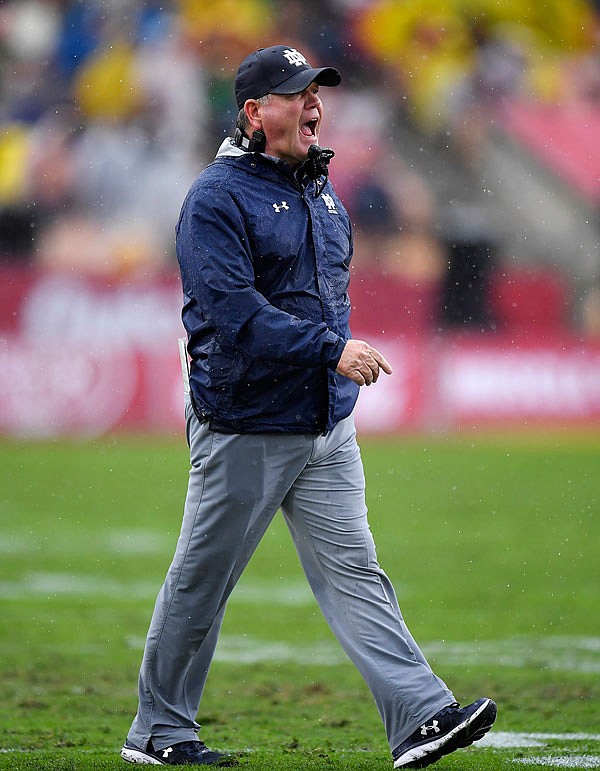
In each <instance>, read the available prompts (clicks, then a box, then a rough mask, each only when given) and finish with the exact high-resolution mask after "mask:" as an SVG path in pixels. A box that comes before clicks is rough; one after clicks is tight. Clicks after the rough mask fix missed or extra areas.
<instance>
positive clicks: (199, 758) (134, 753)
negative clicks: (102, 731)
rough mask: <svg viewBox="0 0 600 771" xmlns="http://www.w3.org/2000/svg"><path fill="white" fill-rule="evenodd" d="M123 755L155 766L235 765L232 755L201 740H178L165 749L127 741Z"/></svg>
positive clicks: (129, 759) (122, 751) (131, 761)
mask: <svg viewBox="0 0 600 771" xmlns="http://www.w3.org/2000/svg"><path fill="white" fill-rule="evenodd" d="M121 757H122V758H123V760H126V761H127V762H128V763H144V764H145V765H154V766H234V765H236V761H235V759H234V758H232V757H231V756H230V755H223V754H222V753H221V752H213V751H212V750H209V749H208V747H207V746H206V745H205V744H204V742H201V741H189V742H177V744H173V745H172V746H171V747H165V749H164V750H155V749H154V747H153V746H152V742H148V746H147V747H146V749H145V750H143V749H141V747H136V746H135V744H131V743H130V742H125V744H124V745H123V748H122V749H121Z"/></svg>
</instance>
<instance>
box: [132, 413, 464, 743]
mask: <svg viewBox="0 0 600 771" xmlns="http://www.w3.org/2000/svg"><path fill="white" fill-rule="evenodd" d="M186 417H187V432H188V441H189V444H190V457H191V470H190V479H189V486H188V492H187V498H186V503H185V511H184V516H183V523H182V529H181V534H180V537H179V541H178V543H177V549H176V552H175V556H174V558H173V562H172V563H171V566H170V568H169V571H168V573H167V576H166V579H165V582H164V584H163V587H162V589H161V591H160V593H159V595H158V597H157V600H156V605H155V608H154V614H153V617H152V621H151V624H150V629H149V631H148V637H147V640H146V647H145V651H144V658H143V661H142V666H141V670H140V678H139V708H138V712H137V715H136V717H135V720H134V721H133V725H132V726H131V729H130V732H129V735H128V739H129V740H130V741H131V742H133V743H134V744H136V745H137V746H140V747H142V748H145V747H146V745H147V743H148V741H149V739H150V738H152V742H153V745H154V748H155V749H163V748H164V747H168V746H169V745H171V744H174V743H176V742H181V741H188V740H194V739H196V738H197V736H196V731H197V730H198V729H199V725H198V723H196V714H197V712H198V708H199V705H200V700H201V697H202V692H203V689H204V685H205V682H206V678H207V675H208V670H209V667H210V663H211V660H212V658H213V654H214V650H215V646H216V643H217V637H218V634H219V631H220V628H221V622H222V620H223V613H224V611H225V603H226V601H227V599H228V597H229V595H230V593H231V592H232V590H233V588H234V586H235V584H236V582H237V580H238V579H239V577H240V575H241V574H242V571H243V570H244V568H245V566H246V565H247V563H248V560H249V559H250V557H251V556H252V554H253V552H254V550H255V548H256V546H257V545H258V543H259V541H260V539H261V537H262V536H263V534H264V532H265V530H266V529H267V527H268V525H269V523H270V522H271V520H272V519H273V517H274V515H275V513H276V512H277V510H278V509H279V508H281V510H282V512H283V515H284V517H285V520H286V522H287V525H288V527H289V529H290V532H291V534H292V538H293V539H294V543H295V546H296V549H297V551H298V555H299V557H300V560H301V563H302V567H303V569H304V572H305V573H306V577H307V579H308V581H309V583H310V586H311V588H312V591H313V592H314V595H315V597H316V599H317V601H318V603H319V605H320V607H321V610H322V612H323V614H324V616H325V618H326V619H327V622H328V623H329V625H330V627H331V629H332V631H333V633H334V634H335V636H336V637H337V639H338V640H339V642H340V644H341V645H342V646H343V648H344V650H345V652H346V654H347V655H348V656H349V658H350V659H351V660H352V661H353V662H354V664H355V666H356V667H357V668H358V670H359V671H360V673H361V674H362V676H363V677H364V679H365V681H366V683H367V685H368V687H369V689H370V691H371V693H372V694H373V697H374V699H375V703H376V705H377V708H378V709H379V713H380V715H381V718H382V720H383V724H384V726H385V730H386V734H387V739H388V742H389V745H390V748H391V749H394V748H395V747H396V746H397V745H398V744H400V742H402V741H403V740H404V739H405V738H407V737H408V736H409V735H410V734H411V733H412V732H413V731H414V730H415V728H416V727H417V726H418V725H420V724H421V723H423V722H424V721H425V720H426V719H428V718H429V717H431V716H432V715H433V714H434V713H435V712H437V711H438V710H440V709H441V708H442V707H444V706H446V705H448V704H450V703H451V702H453V701H454V697H453V695H452V693H451V692H450V691H449V690H448V688H447V687H446V685H445V684H444V683H443V682H442V681H441V680H440V679H439V678H438V677H437V676H436V675H435V674H434V673H433V672H432V670H431V668H430V666H429V665H428V663H427V661H426V660H425V658H424V656H423V654H422V653H421V651H420V650H419V647H418V646H417V644H416V643H415V641H414V640H413V638H412V636H411V634H410V632H409V631H408V629H407V627H406V625H405V623H404V620H403V618H402V615H401V613H400V609H399V607H398V602H397V600H396V595H395V593H394V589H393V587H392V585H391V583H390V581H389V579H388V577H387V576H386V574H385V573H384V572H383V570H382V569H381V568H380V567H379V564H378V562H377V555H376V553H375V545H374V542H373V537H372V535H371V531H370V529H369V524H368V521H367V509H366V505H365V482H364V474H363V468H362V461H361V458H360V451H359V448H358V445H357V443H356V436H355V430H354V422H353V419H352V417H349V418H346V419H345V420H343V421H341V422H340V423H338V425H337V426H336V427H335V428H334V429H333V430H332V431H331V432H330V433H329V434H327V435H326V436H312V435H292V434H234V435H229V434H219V433H215V432H212V431H210V430H209V429H208V427H207V425H206V424H200V423H199V422H198V420H197V419H196V417H195V415H194V414H193V412H192V411H191V409H190V407H189V405H188V407H187V412H186Z"/></svg>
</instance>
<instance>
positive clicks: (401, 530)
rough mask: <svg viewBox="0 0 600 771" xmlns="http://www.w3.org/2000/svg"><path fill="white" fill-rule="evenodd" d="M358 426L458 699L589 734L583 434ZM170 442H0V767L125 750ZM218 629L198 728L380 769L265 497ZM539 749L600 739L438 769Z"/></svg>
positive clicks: (586, 455)
mask: <svg viewBox="0 0 600 771" xmlns="http://www.w3.org/2000/svg"><path fill="white" fill-rule="evenodd" d="M361 445H362V451H363V459H364V462H365V469H366V474H367V497H368V503H369V509H370V521H371V527H372V530H373V531H374V534H375V538H376V542H377V545H378V555H379V560H380V562H381V564H382V566H383V567H384V568H385V569H386V571H387V572H388V574H389V575H390V577H391V578H392V580H393V581H394V584H395V586H396V589H397V593H398V595H399V599H400V604H401V607H402V608H403V611H404V614H405V617H406V619H407V621H408V624H409V626H410V627H411V630H412V631H413V634H414V635H415V637H416V638H417V640H419V641H420V642H421V643H422V645H423V647H424V649H425V651H426V653H428V655H429V657H430V660H431V661H432V663H433V664H434V668H435V669H436V671H437V672H438V673H439V674H440V675H441V676H442V677H443V678H444V679H445V680H446V681H447V682H448V684H449V685H450V687H451V688H452V689H453V690H454V692H455V694H456V696H457V698H459V699H460V700H461V701H463V703H466V702H467V701H470V700H472V699H473V698H476V697H477V696H479V695H489V696H492V697H493V698H495V699H496V700H497V701H498V704H499V718H498V721H497V723H496V729H495V731H499V732H504V731H521V732H523V731H527V732H546V733H565V732H587V733H594V732H598V727H599V726H600V707H599V704H600V684H599V682H598V671H600V667H599V665H598V662H599V660H600V657H599V656H598V653H597V650H598V647H599V646H600V642H599V640H600V635H599V631H600V629H599V624H598V587H599V586H600V559H599V556H600V547H599V544H600V519H599V517H598V510H599V504H600V473H599V460H600V437H596V436H593V435H591V434H587V435H586V434H581V435H567V434H553V435H536V436H531V435H519V436H513V437H509V436H485V435H472V436H463V437H438V438H434V437H419V438H399V439H393V440H392V439H390V440H385V441H374V440H366V439H363V440H362V441H361ZM187 462H188V460H187V454H186V447H185V443H184V442H183V440H182V439H181V438H179V437H178V438H172V439H170V438H135V437H133V438H132V437H122V436H119V437H113V438H107V439H103V440H101V441H95V442H90V443H83V442H61V443H58V442H56V443H55V442H52V443H45V442H43V443H33V442H32V443H28V442H14V441H8V440H4V441H1V442H0V490H1V493H0V519H1V523H2V524H1V527H2V542H1V545H0V618H1V627H2V634H1V635H0V683H1V684H2V687H1V692H2V699H0V748H1V749H2V751H1V752H0V769H17V770H20V769H23V770H25V769H34V768H35V769H74V770H77V771H79V769H99V770H103V769H115V768H121V769H125V768H129V766H128V765H126V764H125V763H123V761H121V760H120V758H119V757H118V750H119V748H120V746H121V743H122V741H123V739H124V736H125V733H126V731H127V728H128V726H129V723H130V720H131V718H132V715H133V712H134V710H135V706H136V677H137V669H138V666H139V661H140V657H141V644H142V642H143V638H144V635H145V631H146V628H147V624H148V621H149V617H150V613H151V609H152V605H153V601H154V596H155V593H156V591H157V590H158V588H159V585H160V583H161V581H162V578H163V575H164V572H165V570H166V568H167V566H168V562H169V560H170V557H171V554H172V551H173V548H174V544H175V540H176V537H177V534H178V531H179V525H180V518H181V509H182V503H183V496H184V490H185V483H186V476H187ZM577 640H579V642H580V643H581V641H583V643H582V645H581V646H580V647H579V648H575V647H574V643H575V642H577ZM553 641H556V645H554V643H553ZM222 643H223V645H221V643H220V645H219V651H221V655H219V657H218V658H217V660H216V661H215V663H214V666H213V670H212V672H211V675H210V678H209V683H208V688H207V693H206V697H205V700H204V704H203V709H202V713H201V715H200V722H201V723H202V725H203V731H202V738H203V739H204V740H205V741H206V742H207V744H209V746H213V747H215V748H218V749H225V750H230V751H233V752H236V753H240V754H241V764H242V767H247V768H248V769H251V770H252V771H262V770H263V769H274V768H285V769H290V770H292V771H294V770H296V769H297V770H298V771H304V770H305V769H307V770H308V769H342V768H343V769H350V770H352V769H356V771H358V770H359V769H360V771H371V769H373V770H374V769H381V768H390V767H391V762H390V756H389V752H388V748H387V745H386V742H385V737H384V733H383V729H382V727H381V725H380V722H379V718H378V716H377V714H376V710H375V707H374V705H373V703H372V700H371V697H370V695H369V693H368V691H367V689H366V687H365V686H364V684H363V682H362V680H361V679H360V676H359V675H358V674H357V673H356V672H355V670H354V668H353V667H352V665H351V664H350V663H348V662H347V661H345V660H344V658H343V656H342V655H341V654H340V653H339V648H338V647H337V643H335V641H334V639H333V637H332V635H331V633H330V631H329V629H328V628H327V626H326V625H325V622H324V621H323V619H322V617H321V615H320V612H319V610H318V608H317V606H316V604H315V603H314V600H312V598H311V596H310V594H309V593H308V590H307V589H306V587H305V583H304V579H303V576H302V573H301V570H300V567H299V565H298V562H297V558H296V556H295V552H294V550H293V546H292V544H291V539H290V537H289V535H288V533H287V531H286V529H285V526H284V525H283V524H282V521H281V518H280V517H277V519H276V522H275V523H274V525H273V526H272V527H271V529H270V530H269V532H268V533H267V535H266V536H265V539H264V541H263V542H262V544H261V545H260V547H259V550H258V552H257V554H256V555H255V557H254V559H253V560H252V562H251V564H250V566H249V568H248V570H247V572H246V573H245V574H244V576H243V577H242V580H241V582H240V585H239V586H238V588H237V589H236V592H235V593H234V595H233V597H232V600H231V602H230V605H229V608H228V613H227V616H226V619H225V624H224V627H223V637H222ZM461 645H462V648H461V647H460V646H461ZM456 646H458V648H457V647H456ZM594 646H596V648H595V650H596V653H595V654H594ZM557 650H559V651H561V654H560V655H558V654H557ZM586 650H588V652H590V651H591V653H590V655H591V656H592V658H591V659H587V660H586V659H585V652H586ZM261 651H262V652H263V653H265V655H266V660H264V659H263V660H261V658H260V654H261ZM452 651H454V655H448V652H450V653H451V652H452ZM227 654H228V655H227ZM332 656H333V657H334V660H330V659H331V657H332ZM336 656H337V658H335V657H336ZM561 656H562V658H561ZM578 656H583V659H584V660H583V664H582V666H579V663H581V662H579V659H578ZM328 657H329V658H328ZM586 661H587V664H586V663H585V662H586ZM586 667H587V669H586ZM558 751H560V752H562V753H563V754H564V753H565V752H566V753H571V754H572V755H573V756H576V755H582V754H587V755H596V756H597V755H599V754H600V745H599V744H598V743H597V742H596V741H595V740H594V739H592V740H584V739H581V740H578V741H565V740H558V739H556V740H548V741H547V742H545V744H544V747H543V749H542V750H539V749H536V750H530V749H518V748H517V749H510V748H508V749H497V748H482V749H478V748H477V746H475V747H473V748H471V749H469V750H466V751H461V752H458V753H455V754H453V755H451V756H448V757H447V758H444V759H443V760H441V761H440V762H439V763H438V764H437V765H436V766H435V767H436V768H440V769H446V771H450V770H451V769H456V770H460V769H475V768H477V769H485V770H487V769H490V770H491V769H506V768H518V767H522V766H516V765H515V764H514V763H512V762H511V761H514V760H516V761H519V759H522V760H526V759H527V758H528V757H529V756H532V755H535V756H536V757H544V756H546V757H547V756H549V755H551V754H552V753H555V752H558ZM575 765H576V763H575Z"/></svg>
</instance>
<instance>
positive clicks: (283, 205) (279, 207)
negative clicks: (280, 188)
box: [273, 201, 290, 214]
mask: <svg viewBox="0 0 600 771" xmlns="http://www.w3.org/2000/svg"><path fill="white" fill-rule="evenodd" d="M273 208H274V209H275V211H276V212H277V214H279V212H280V211H281V210H282V209H285V210H286V211H289V209H290V207H289V206H288V205H287V201H282V202H281V203H274V204H273Z"/></svg>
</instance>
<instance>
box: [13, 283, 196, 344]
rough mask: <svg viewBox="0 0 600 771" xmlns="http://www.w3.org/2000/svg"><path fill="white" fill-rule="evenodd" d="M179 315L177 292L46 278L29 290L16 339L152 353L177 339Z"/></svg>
mask: <svg viewBox="0 0 600 771" xmlns="http://www.w3.org/2000/svg"><path fill="white" fill-rule="evenodd" d="M180 311H181V287H180V286H175V288H173V287H172V286H167V285H164V286H161V285H158V284H156V283H151V282H148V283H147V284H145V283H143V282H139V283H137V284H135V285H131V286H128V285H119V286H116V287H114V288H111V289H104V288H101V287H100V288H97V287H94V286H93V285H91V284H89V283H87V282H86V281H84V280H79V279H71V278H63V277H60V278H58V277H53V276H51V277H48V278H43V279H41V280H39V281H37V282H35V283H34V284H33V285H32V287H31V289H30V295H29V298H28V300H27V302H25V303H24V304H23V310H22V321H21V333H22V334H23V336H24V338H25V339H26V340H31V341H32V342H35V341H37V340H39V339H40V336H41V335H42V334H43V338H44V340H53V341H61V342H63V343H75V342H80V343H85V344H87V345H90V346H97V345H99V344H102V345H106V346H109V347H110V350H115V349H123V348H131V347H132V346H137V347H139V348H142V349H151V350H156V349H157V346H159V345H161V344H166V343H168V344H169V345H172V344H173V340H177V338H178V337H181V334H182V325H181V319H180ZM42 324H43V328H42V327H41V325H42Z"/></svg>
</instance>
